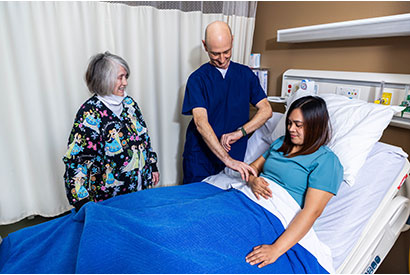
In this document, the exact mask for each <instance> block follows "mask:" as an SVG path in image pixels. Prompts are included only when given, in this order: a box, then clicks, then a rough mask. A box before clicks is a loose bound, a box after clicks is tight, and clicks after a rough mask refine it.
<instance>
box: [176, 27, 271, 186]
mask: <svg viewBox="0 0 410 275" xmlns="http://www.w3.org/2000/svg"><path fill="white" fill-rule="evenodd" d="M232 42H233V36H232V33H231V30H230V28H229V26H228V25H227V24H226V23H225V22H221V21H216V22H213V23H211V24H209V25H208V26H207V28H206V31H205V40H202V43H203V45H204V47H205V51H206V52H207V53H208V56H209V59H210V61H209V63H206V64H203V65H202V66H201V67H200V68H199V69H197V70H196V71H195V72H193V73H192V74H191V75H190V77H189V79H188V82H187V85H186V90H185V97H184V103H183V107H182V114H184V115H192V116H193V119H192V120H191V122H190V124H189V125H188V128H187V132H186V141H185V147H184V154H183V170H184V180H183V182H184V184H185V183H191V182H198V181H201V180H203V179H205V178H206V177H208V176H210V175H214V174H217V173H219V172H220V171H222V169H224V167H225V166H227V167H229V168H232V169H233V170H236V171H238V172H239V173H240V174H241V177H242V179H244V180H248V177H249V173H252V174H254V175H255V176H256V171H255V170H254V169H253V168H252V167H250V166H249V165H248V164H246V163H244V162H243V159H244V156H245V151H246V146H247V141H248V137H247V135H248V134H249V133H251V132H253V131H255V130H256V129H258V128H259V127H261V126H262V125H263V124H264V123H265V122H266V121H267V120H268V119H269V118H270V117H271V116H272V109H271V107H270V104H269V102H268V101H267V99H266V95H265V93H264V91H263V90H262V88H261V86H260V84H259V80H258V78H257V77H256V76H255V74H254V73H253V72H252V70H251V69H249V67H247V66H244V65H241V64H238V63H235V62H233V61H231V53H232ZM249 103H251V104H252V105H254V106H255V107H256V108H257V109H258V111H257V113H256V114H255V116H254V117H253V118H252V119H251V120H249Z"/></svg>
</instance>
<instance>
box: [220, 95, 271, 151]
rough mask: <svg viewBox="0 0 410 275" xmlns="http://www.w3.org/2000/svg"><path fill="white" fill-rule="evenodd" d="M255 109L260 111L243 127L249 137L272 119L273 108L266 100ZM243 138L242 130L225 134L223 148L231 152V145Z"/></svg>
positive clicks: (261, 101)
mask: <svg viewBox="0 0 410 275" xmlns="http://www.w3.org/2000/svg"><path fill="white" fill-rule="evenodd" d="M255 107H256V108H257V109H258V111H257V112H256V114H255V115H254V116H253V118H252V119H251V120H250V121H248V122H247V123H245V124H244V125H242V127H243V128H244V129H245V131H246V133H247V134H248V135H249V134H250V133H252V132H254V131H255V130H257V129H259V128H260V127H261V126H262V125H263V124H264V123H265V122H266V121H267V120H268V119H270V118H271V117H272V107H271V106H270V104H269V102H268V100H267V99H266V98H264V99H262V100H260V101H259V102H258V103H257V104H256V105H255ZM242 136H243V134H242V132H241V131H240V130H236V131H235V132H231V133H227V134H223V135H222V137H221V140H220V143H221V145H222V147H223V148H224V149H225V150H226V151H227V152H229V151H230V150H231V144H232V143H235V142H236V141H237V140H238V139H240V138H241V137H242Z"/></svg>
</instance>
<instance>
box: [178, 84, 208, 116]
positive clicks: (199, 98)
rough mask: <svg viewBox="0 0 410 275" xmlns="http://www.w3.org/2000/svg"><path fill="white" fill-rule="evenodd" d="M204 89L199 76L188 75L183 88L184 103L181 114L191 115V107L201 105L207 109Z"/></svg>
mask: <svg viewBox="0 0 410 275" xmlns="http://www.w3.org/2000/svg"><path fill="white" fill-rule="evenodd" d="M204 93H205V89H204V85H203V83H202V80H201V79H200V78H199V77H194V76H190V77H189V78H188V82H187V85H186V88H185V96H184V103H183V105H182V114H183V115H192V109H194V108H197V107H203V108H205V109H207V107H208V106H207V104H206V101H205V96H204Z"/></svg>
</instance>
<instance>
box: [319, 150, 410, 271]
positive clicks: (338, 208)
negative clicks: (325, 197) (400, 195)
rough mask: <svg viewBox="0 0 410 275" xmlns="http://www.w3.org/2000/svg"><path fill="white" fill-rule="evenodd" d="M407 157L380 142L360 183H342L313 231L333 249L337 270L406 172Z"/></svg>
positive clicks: (360, 176)
mask: <svg viewBox="0 0 410 275" xmlns="http://www.w3.org/2000/svg"><path fill="white" fill-rule="evenodd" d="M407 156H408V155H407V154H406V153H405V152H404V151H403V150H402V149H401V148H399V147H396V146H392V145H388V144H385V143H381V142H377V143H376V144H375V145H374V147H373V149H372V150H371V152H370V153H369V155H368V157H367V159H366V162H365V164H364V165H363V167H362V168H361V169H360V171H359V173H358V175H357V178H356V184H355V185H354V186H352V187H350V186H348V185H347V184H346V183H345V182H343V183H342V185H341V186H340V189H339V191H338V193H337V196H335V197H333V198H332V199H331V200H330V201H329V203H328V205H327V206H326V208H325V210H324V211H323V213H322V215H321V216H320V217H319V218H318V219H317V220H316V222H315V224H314V226H313V228H314V230H315V232H316V234H317V236H318V237H319V239H320V240H321V241H322V242H324V243H325V244H326V245H327V246H329V247H330V249H331V251H332V257H333V265H334V267H335V269H338V267H339V266H340V265H341V264H342V263H343V261H344V260H345V259H346V257H347V256H348V255H349V253H350V252H351V250H352V249H353V247H354V245H355V244H356V241H358V239H359V237H360V235H361V233H362V231H363V229H364V227H365V226H366V224H367V221H368V220H369V219H370V217H371V216H372V215H373V213H374V212H375V210H376V208H377V207H378V206H379V204H380V202H381V201H382V199H383V197H384V195H385V194H386V192H387V191H388V190H389V189H390V188H391V186H392V184H393V183H394V180H395V179H396V177H397V176H398V175H399V173H400V171H401V170H402V168H403V166H404V164H405V159H406V158H407Z"/></svg>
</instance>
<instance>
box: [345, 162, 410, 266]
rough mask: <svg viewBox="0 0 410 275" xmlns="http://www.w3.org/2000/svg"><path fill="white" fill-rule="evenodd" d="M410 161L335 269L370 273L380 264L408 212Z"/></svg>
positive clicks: (402, 226) (409, 201) (404, 229)
mask: <svg viewBox="0 0 410 275" xmlns="http://www.w3.org/2000/svg"><path fill="white" fill-rule="evenodd" d="M409 173H410V163H409V161H408V160H407V159H406V162H405V165H404V167H403V169H402V170H401V172H400V174H399V175H398V176H397V178H396V180H395V181H394V183H393V184H392V186H391V187H390V189H389V190H388V191H387V193H386V195H385V196H384V198H383V200H382V202H381V203H380V205H379V207H378V208H377V209H376V211H375V213H374V214H373V215H372V217H371V218H370V220H369V222H368V223H367V225H366V227H365V228H364V230H363V232H362V234H361V236H360V238H359V240H358V241H357V242H356V245H355V246H354V248H353V249H352V251H351V252H350V254H349V255H348V256H347V257H346V259H345V260H344V262H343V263H342V264H341V265H340V267H339V268H338V269H337V273H343V274H352V273H356V274H357V273H360V274H372V273H374V272H375V271H376V270H377V268H378V267H379V266H380V264H381V262H382V261H383V260H384V258H385V257H386V256H387V253H388V252H389V251H390V249H391V248H392V247H393V245H394V243H395V241H396V240H397V238H398V237H399V235H400V233H401V232H404V231H406V230H408V229H409V228H410V226H409V225H407V224H406V222H407V219H408V217H409V215H410V199H409V198H410V177H409Z"/></svg>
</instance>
